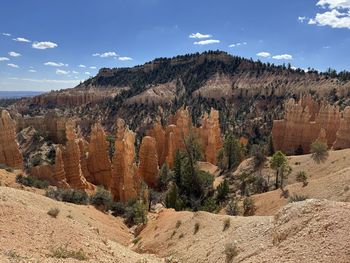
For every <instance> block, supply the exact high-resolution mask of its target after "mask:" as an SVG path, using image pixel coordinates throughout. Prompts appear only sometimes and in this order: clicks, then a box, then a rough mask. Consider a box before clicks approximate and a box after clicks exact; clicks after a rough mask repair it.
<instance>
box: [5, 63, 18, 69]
mask: <svg viewBox="0 0 350 263" xmlns="http://www.w3.org/2000/svg"><path fill="white" fill-rule="evenodd" d="M7 66H9V67H11V68H19V66H18V65H16V64H12V63H9V64H7Z"/></svg>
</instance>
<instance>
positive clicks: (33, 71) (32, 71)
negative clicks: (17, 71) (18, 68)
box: [28, 69, 36, 73]
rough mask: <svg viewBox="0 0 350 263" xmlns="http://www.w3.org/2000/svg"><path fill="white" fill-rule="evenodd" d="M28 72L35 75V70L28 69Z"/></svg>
mask: <svg viewBox="0 0 350 263" xmlns="http://www.w3.org/2000/svg"><path fill="white" fill-rule="evenodd" d="M28 71H29V72H31V73H35V72H36V70H35V69H30V70H28Z"/></svg>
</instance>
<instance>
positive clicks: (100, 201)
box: [90, 186, 113, 211]
mask: <svg viewBox="0 0 350 263" xmlns="http://www.w3.org/2000/svg"><path fill="white" fill-rule="evenodd" d="M112 202H113V200H112V195H111V193H110V192H109V191H107V190H106V189H104V188H103V187H101V186H99V187H97V189H96V192H95V193H94V194H93V195H92V196H91V198H90V203H91V204H92V205H94V206H95V207H96V208H98V209H99V210H102V211H107V210H109V209H110V208H111V205H112Z"/></svg>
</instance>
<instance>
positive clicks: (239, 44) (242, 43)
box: [229, 42, 248, 47]
mask: <svg viewBox="0 0 350 263" xmlns="http://www.w3.org/2000/svg"><path fill="white" fill-rule="evenodd" d="M247 44H248V43H247V42H239V43H234V44H231V45H229V47H240V46H245V45H247Z"/></svg>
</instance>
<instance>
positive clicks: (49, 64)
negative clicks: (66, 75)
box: [44, 61, 68, 67]
mask: <svg viewBox="0 0 350 263" xmlns="http://www.w3.org/2000/svg"><path fill="white" fill-rule="evenodd" d="M44 65H45V66H51V67H63V66H66V67H68V64H63V63H61V62H52V61H49V62H46V63H44Z"/></svg>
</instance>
